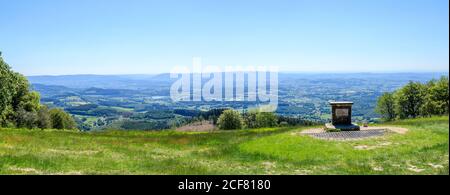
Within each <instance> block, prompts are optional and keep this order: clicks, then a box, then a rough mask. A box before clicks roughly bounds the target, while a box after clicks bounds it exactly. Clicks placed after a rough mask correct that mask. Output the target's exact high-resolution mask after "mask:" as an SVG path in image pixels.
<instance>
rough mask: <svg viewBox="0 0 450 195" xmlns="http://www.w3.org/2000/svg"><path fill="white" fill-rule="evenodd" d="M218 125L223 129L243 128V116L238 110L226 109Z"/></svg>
mask: <svg viewBox="0 0 450 195" xmlns="http://www.w3.org/2000/svg"><path fill="white" fill-rule="evenodd" d="M217 125H218V127H219V129H222V130H233V129H241V128H242V117H241V115H240V114H239V112H237V111H234V110H226V111H224V112H223V113H222V114H221V115H220V117H219V119H218V120H217Z"/></svg>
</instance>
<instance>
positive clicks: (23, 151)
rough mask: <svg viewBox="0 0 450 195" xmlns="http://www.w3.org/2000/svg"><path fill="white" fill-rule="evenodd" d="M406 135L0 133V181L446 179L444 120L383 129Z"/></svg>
mask: <svg viewBox="0 0 450 195" xmlns="http://www.w3.org/2000/svg"><path fill="white" fill-rule="evenodd" d="M382 125H383V126H385V125H392V126H399V127H405V128H408V129H409V131H408V132H407V133H406V134H395V133H391V134H388V135H386V136H383V137H378V138H371V139H364V140H356V141H326V140H318V139H315V138H311V137H308V136H305V135H299V134H298V132H300V131H302V130H304V129H305V128H303V127H297V128H293V127H286V128H272V129H255V130H240V131H217V132H214V133H208V132H177V131H160V132H150V131H147V132H146V131H107V132H90V133H85V132H70V131H56V130H24V129H0V174H289V175H291V174H446V175H448V174H449V166H448V165H449V121H448V116H445V117H433V118H423V119H412V120H404V121H397V122H392V123H389V124H382Z"/></svg>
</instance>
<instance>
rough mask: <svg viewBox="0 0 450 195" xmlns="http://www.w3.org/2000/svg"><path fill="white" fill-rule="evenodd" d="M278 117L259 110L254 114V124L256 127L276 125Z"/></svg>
mask: <svg viewBox="0 0 450 195" xmlns="http://www.w3.org/2000/svg"><path fill="white" fill-rule="evenodd" d="M277 123H278V117H277V116H276V115H275V114H274V113H272V112H259V113H258V114H256V124H257V125H258V128H262V127H276V126H277Z"/></svg>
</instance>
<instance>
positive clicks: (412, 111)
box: [376, 76, 449, 121]
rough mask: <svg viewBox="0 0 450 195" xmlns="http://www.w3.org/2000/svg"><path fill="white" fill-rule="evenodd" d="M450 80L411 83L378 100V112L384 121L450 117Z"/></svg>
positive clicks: (444, 78)
mask: <svg viewBox="0 0 450 195" xmlns="http://www.w3.org/2000/svg"><path fill="white" fill-rule="evenodd" d="M448 82H449V78H448V77H447V76H442V77H441V78H440V79H438V80H436V79H433V80H431V81H429V82H427V83H420V82H413V81H410V82H409V83H408V84H407V85H405V86H403V87H402V88H400V89H398V90H396V91H394V92H386V93H384V94H383V95H381V96H380V97H379V98H378V102H377V107H376V112H377V113H379V114H380V115H381V116H382V118H383V119H384V120H387V121H390V120H395V119H406V118H417V117H429V116H433V115H448V113H449V111H448V110H449V94H448V93H449V88H448V87H449V86H448Z"/></svg>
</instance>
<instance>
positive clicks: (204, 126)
mask: <svg viewBox="0 0 450 195" xmlns="http://www.w3.org/2000/svg"><path fill="white" fill-rule="evenodd" d="M215 129H216V126H214V124H213V123H212V122H211V121H200V122H195V123H192V124H188V125H185V126H182V127H179V128H177V129H176V130H177V131H185V132H210V131H214V130H215Z"/></svg>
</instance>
